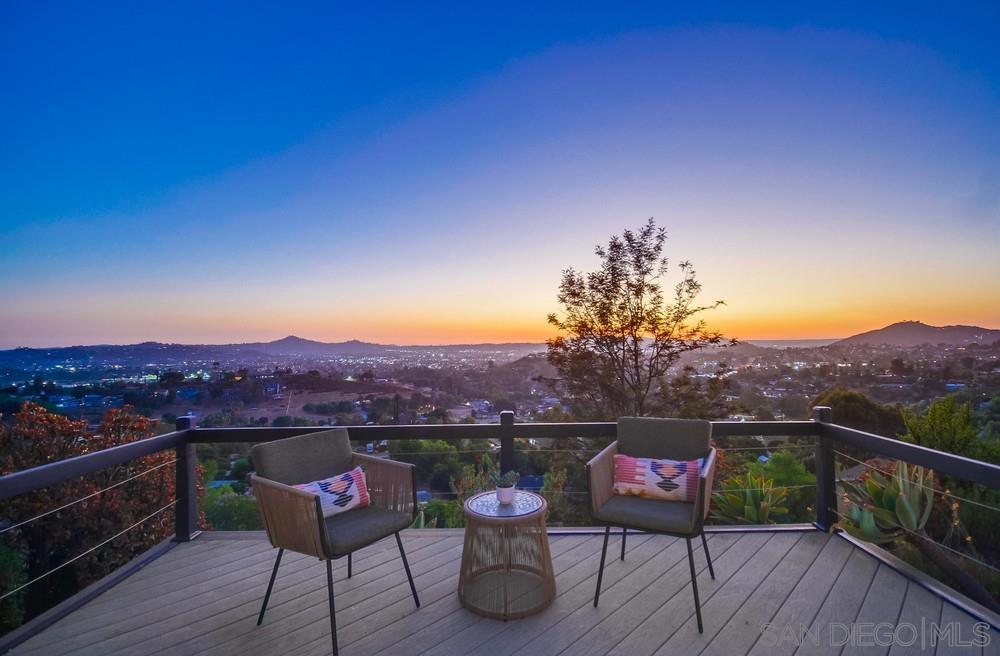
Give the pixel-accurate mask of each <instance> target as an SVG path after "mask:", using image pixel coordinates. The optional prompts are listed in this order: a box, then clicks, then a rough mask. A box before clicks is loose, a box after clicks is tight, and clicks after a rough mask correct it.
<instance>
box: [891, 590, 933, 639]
mask: <svg viewBox="0 0 1000 656" xmlns="http://www.w3.org/2000/svg"><path fill="white" fill-rule="evenodd" d="M941 611H942V607H941V598H940V597H938V596H937V595H935V594H933V593H931V592H929V591H928V590H926V589H925V588H923V587H922V586H920V585H918V584H916V583H914V582H913V581H910V583H909V585H907V586H906V599H905V600H904V601H903V608H902V610H900V612H899V620H898V621H897V622H896V635H897V638H898V639H900V640H903V641H907V642H908V641H909V640H910V639H911V638H912V639H913V640H914V642H913V644H908V645H907V644H902V643H900V642H897V643H896V644H894V645H893V646H892V648H891V649H890V650H889V656H901V655H902V654H933V653H934V652H935V651H936V648H935V646H934V645H933V644H928V641H927V637H928V633H927V632H925V631H923V630H922V627H925V626H926V624H927V621H926V620H928V619H930V621H938V620H940V618H941ZM902 626H911V627H913V632H912V634H911V633H909V632H907V633H904V632H903V631H902V630H901V627H902Z"/></svg>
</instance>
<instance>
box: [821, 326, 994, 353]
mask: <svg viewBox="0 0 1000 656" xmlns="http://www.w3.org/2000/svg"><path fill="white" fill-rule="evenodd" d="M997 340H1000V330H996V329H992V328H983V327H981V326H965V325H950V326H931V325H929V324H926V323H923V322H921V321H897V322H896V323H892V324H889V325H888V326H884V327H882V328H876V329H875V330H868V331H865V332H863V333H858V334H857V335H851V336H850V337H845V338H844V339H841V340H839V341H837V342H834V343H833V346H852V345H859V344H867V345H874V346H879V345H888V346H903V347H907V346H921V345H923V344H948V345H952V346H961V345H962V344H973V343H986V344H990V343H992V342H995V341H997Z"/></svg>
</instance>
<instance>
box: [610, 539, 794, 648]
mask: <svg viewBox="0 0 1000 656" xmlns="http://www.w3.org/2000/svg"><path fill="white" fill-rule="evenodd" d="M774 537H775V534H773V533H744V534H743V535H741V536H740V537H739V541H738V542H737V543H736V544H735V545H733V547H732V548H730V549H728V550H727V551H726V553H724V554H723V555H722V556H720V557H719V558H717V559H713V561H712V564H713V565H714V567H715V580H714V581H713V580H712V579H710V578H709V575H708V568H707V567H705V568H703V569H702V570H701V571H700V572H699V573H698V592H699V595H700V599H701V601H702V603H706V602H707V601H708V600H709V599H711V598H712V595H713V594H714V593H715V592H716V591H717V590H718V589H719V588H720V587H721V586H723V585H724V584H725V583H726V582H727V581H728V580H729V579H730V578H731V577H732V576H733V575H734V574H735V573H736V572H738V571H739V570H740V568H741V567H743V565H744V564H745V563H746V562H747V561H748V560H750V559H751V558H753V557H754V555H755V554H757V553H758V552H759V551H760V550H761V549H762V548H764V546H765V545H766V544H767V543H768V542H769V541H770V540H771V539H773V538H774ZM686 559H687V554H686V553H685V561H686ZM686 565H687V563H686V562H682V564H681V566H680V567H679V568H677V569H679V570H680V571H678V572H676V573H675V574H674V575H673V577H672V580H671V581H666V582H665V583H666V584H667V585H664V586H663V588H664V590H665V591H666V592H667V593H668V595H669V596H668V597H666V598H665V599H663V601H662V602H661V603H658V604H657V603H654V604H652V608H653V613H652V614H651V615H649V616H648V617H646V619H644V620H643V621H642V622H641V623H640V624H639V625H638V626H636V627H635V629H633V630H632V632H631V633H629V634H628V635H627V636H625V638H624V639H623V640H622V641H621V642H619V643H618V644H617V645H615V646H614V647H613V648H612V649H611V650H610V651H608V653H609V654H619V655H621V656H625V655H629V656H633V655H647V654H653V653H655V652H656V650H657V649H659V648H660V646H661V645H662V644H663V643H665V642H666V641H667V640H669V639H670V637H671V636H672V635H673V634H674V632H675V631H676V630H677V629H678V628H680V627H681V626H682V625H683V624H684V623H685V622H687V620H688V618H690V617H693V616H694V595H693V591H692V589H691V576H690V574H689V573H688V572H687V571H685V566H686ZM697 565H698V564H697V563H696V566H697ZM646 610H648V609H643V608H639V607H630V606H626V607H625V608H624V611H625V613H632V612H639V613H645V611H646Z"/></svg>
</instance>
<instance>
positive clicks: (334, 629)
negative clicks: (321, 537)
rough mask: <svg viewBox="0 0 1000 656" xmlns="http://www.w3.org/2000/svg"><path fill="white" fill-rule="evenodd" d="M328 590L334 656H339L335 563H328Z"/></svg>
mask: <svg viewBox="0 0 1000 656" xmlns="http://www.w3.org/2000/svg"><path fill="white" fill-rule="evenodd" d="M326 589H327V591H328V592H329V595H330V639H331V640H332V641H333V656H337V609H336V608H335V607H334V605H333V561H330V560H328V561H326Z"/></svg>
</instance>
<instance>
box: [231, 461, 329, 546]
mask: <svg viewBox="0 0 1000 656" xmlns="http://www.w3.org/2000/svg"><path fill="white" fill-rule="evenodd" d="M250 484H251V486H253V495H254V497H255V498H256V499H257V507H258V508H259V509H260V514H261V516H262V517H263V518H264V528H265V529H266V530H267V538H268V539H269V540H270V541H271V546H273V547H277V548H281V549H288V550H289V551H295V552H297V553H301V554H305V555H307V556H315V557H316V558H320V559H324V558H327V555H326V553H325V549H324V546H323V545H324V544H325V542H326V540H325V537H326V525H325V524H324V521H323V511H322V509H321V508H320V501H319V497H318V496H316V495H315V494H313V493H311V492H306V491H305V490H300V489H298V488H294V487H292V486H290V485H285V484H284V483H278V482H277V481H272V480H270V479H267V478H263V477H262V476H257V475H256V474H254V475H252V476H251V477H250Z"/></svg>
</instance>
